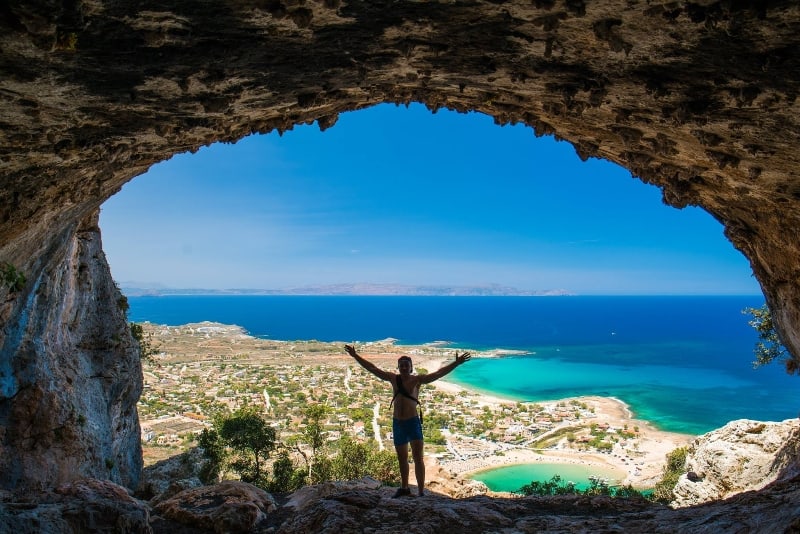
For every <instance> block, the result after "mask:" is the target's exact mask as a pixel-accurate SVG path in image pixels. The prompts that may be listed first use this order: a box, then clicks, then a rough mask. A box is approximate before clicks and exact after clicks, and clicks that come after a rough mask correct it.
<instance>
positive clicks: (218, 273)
mask: <svg viewBox="0 0 800 534" xmlns="http://www.w3.org/2000/svg"><path fill="white" fill-rule="evenodd" d="M100 227H101V231H102V236H103V246H104V250H105V251H106V256H107V258H108V261H109V264H110V266H111V272H112V275H113V276H114V279H115V280H116V281H117V282H118V283H119V284H120V285H122V286H123V287H125V286H138V287H142V286H147V287H168V288H206V289H231V288H251V289H282V288H289V287H300V286H307V285H317V284H348V283H387V284H407V285H450V286H453V285H456V286H472V285H485V284H502V285H507V286H512V287H515V288H517V289H520V290H533V291H538V290H541V291H544V290H553V289H561V290H566V291H569V292H572V293H576V294H585V295H592V294H602V295H635V294H647V295H667V294H684V295H689V294H709V295H710V294H736V295H745V294H747V295H759V294H761V290H760V288H759V285H758V283H757V281H756V280H755V278H754V277H753V276H752V270H751V268H750V265H749V263H748V261H747V259H746V258H745V257H744V256H743V255H742V254H741V253H740V252H738V251H737V250H736V249H734V248H733V245H731V244H730V242H729V241H728V240H727V239H726V238H725V236H724V235H723V227H722V225H721V224H720V223H719V222H717V221H716V220H715V219H714V218H713V217H711V216H710V215H709V214H708V213H706V212H705V211H703V210H701V209H699V208H691V207H690V208H685V209H682V210H678V209H675V208H672V207H669V206H666V205H664V204H663V203H662V201H661V190H660V189H658V188H657V187H655V186H651V185H647V184H644V183H643V182H641V181H640V180H638V179H635V178H633V177H632V176H631V174H630V172H629V171H627V170H626V169H624V168H622V167H619V166H617V165H615V164H613V163H610V162H608V161H605V160H600V159H595V158H591V159H589V160H588V161H586V162H582V161H581V160H580V159H579V158H578V156H577V155H576V153H575V150H574V148H573V147H572V145H570V144H569V143H568V142H565V141H561V142H559V141H556V140H555V139H554V138H553V137H551V136H547V137H540V138H537V137H535V135H534V132H533V130H532V129H531V128H529V127H527V126H524V125H516V126H510V125H506V126H498V125H496V124H494V122H493V119H492V118H491V117H488V116H486V115H482V114H479V113H469V114H461V113H456V112H450V111H446V110H439V111H438V112H437V113H435V114H434V113H432V112H430V111H429V110H428V109H427V108H425V107H424V106H422V105H419V104H412V105H410V106H408V107H406V106H395V105H392V104H383V105H379V106H375V107H372V108H369V109H365V110H359V111H355V112H349V113H343V114H341V115H340V117H339V121H338V122H337V123H336V125H335V126H333V127H332V128H330V129H328V130H326V131H325V132H320V131H319V128H318V126H317V125H316V124H313V125H304V126H297V127H295V129H294V130H291V131H288V132H285V133H284V134H283V136H279V135H278V133H277V132H273V133H270V134H267V135H255V136H249V137H247V138H244V139H242V140H240V141H239V142H237V143H235V144H221V143H217V144H214V145H211V146H208V147H204V148H201V149H200V150H199V151H197V152H196V153H195V154H190V153H183V154H177V155H175V156H173V157H172V158H171V159H169V160H166V161H163V162H161V163H159V164H156V165H154V166H152V167H151V168H150V169H149V170H148V171H147V172H146V173H145V174H143V175H141V176H138V177H136V178H134V179H133V180H132V181H131V182H129V183H128V184H126V185H125V186H124V187H123V189H122V190H121V191H120V192H119V193H117V194H116V195H115V196H113V197H112V198H110V199H109V200H108V201H106V202H105V204H104V205H103V207H102V211H101V217H100Z"/></svg>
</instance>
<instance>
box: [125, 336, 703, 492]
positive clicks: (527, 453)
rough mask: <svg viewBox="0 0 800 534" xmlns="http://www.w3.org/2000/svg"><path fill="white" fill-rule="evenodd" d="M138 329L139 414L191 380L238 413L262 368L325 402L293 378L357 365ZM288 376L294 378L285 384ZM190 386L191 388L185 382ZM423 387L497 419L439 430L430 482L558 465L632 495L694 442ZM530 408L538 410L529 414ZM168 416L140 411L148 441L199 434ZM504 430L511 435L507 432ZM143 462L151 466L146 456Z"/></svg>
mask: <svg viewBox="0 0 800 534" xmlns="http://www.w3.org/2000/svg"><path fill="white" fill-rule="evenodd" d="M144 326H145V329H146V332H147V333H148V334H149V335H152V336H153V338H152V339H153V340H154V343H156V346H157V347H158V349H159V352H158V354H157V355H155V356H154V359H153V360H152V361H150V362H149V365H146V366H145V367H146V368H145V369H143V371H144V376H145V393H144V394H143V399H142V400H140V405H141V406H142V408H144V407H145V406H147V405H148V403H155V404H156V405H159V404H161V401H162V400H163V397H164V392H165V391H166V389H171V390H172V391H174V392H176V393H181V392H183V394H184V395H191V391H192V390H193V387H189V388H188V389H187V387H186V385H185V382H187V379H190V378H191V377H192V375H194V376H196V377H197V379H196V380H195V381H196V382H197V383H198V384H200V383H203V384H206V387H204V388H203V394H204V396H209V395H210V396H211V397H212V398H214V399H216V398H220V400H221V401H222V402H224V403H227V405H228V406H229V407H232V406H235V405H236V399H235V398H234V397H231V396H230V395H229V391H233V389H232V386H233V385H234V383H235V382H238V381H240V380H241V379H243V378H244V377H245V376H250V375H249V373H250V372H251V371H247V369H250V370H252V372H253V373H257V374H254V375H253V378H254V379H255V380H260V381H262V382H263V380H264V378H263V376H262V375H263V371H261V370H262V369H263V368H265V367H269V366H271V365H283V366H286V365H291V367H292V368H293V369H295V371H290V372H288V374H287V375H286V376H285V377H284V378H285V379H287V380H302V381H303V383H304V386H303V387H309V383H308V382H311V389H310V390H309V391H308V393H309V394H311V395H314V394H322V393H324V392H325V388H324V387H322V386H321V385H320V382H319V381H318V379H316V378H312V379H309V375H306V374H304V373H302V372H300V371H299V370H300V369H301V368H303V366H304V365H308V364H309V363H313V365H314V366H315V367H317V368H325V369H327V371H325V373H328V374H329V375H328V376H336V375H339V373H342V372H345V371H344V369H345V368H351V367H352V366H353V365H354V364H353V362H352V360H351V358H349V357H348V356H346V355H345V354H344V353H343V350H342V345H343V344H342V343H329V342H317V341H278V340H265V339H261V338H256V337H253V336H251V335H249V334H247V333H246V332H245V331H244V330H243V329H242V328H241V327H238V326H232V325H223V324H219V323H212V322H201V323H190V324H186V325H183V326H179V327H169V326H165V325H156V324H153V323H146V324H145V325H144ZM360 348H361V349H363V353H364V354H365V356H367V357H368V358H369V360H370V361H372V362H373V363H375V364H376V365H378V366H379V367H382V368H385V369H394V368H395V366H396V361H397V358H398V356H399V355H401V354H407V355H411V356H412V357H413V359H414V363H415V367H416V368H417V371H422V368H424V369H426V370H428V371H433V370H436V369H438V368H440V367H441V366H442V365H444V364H446V363H447V362H449V361H451V359H452V357H453V352H454V351H453V349H450V348H447V349H441V348H439V347H434V346H431V345H430V344H426V345H416V346H411V345H397V344H396V340H394V339H392V338H385V339H383V340H380V341H376V342H367V343H363V344H361V345H360ZM498 352H499V351H498ZM474 355H475V357H476V358H496V357H499V356H501V354H498V353H496V352H495V351H485V352H484V351H476V352H475V353H474ZM220 365H221V367H220ZM228 365H233V368H235V369H238V371H237V372H236V373H231V372H230V371H222V369H224V368H225V367H226V366H228ZM356 367H357V366H356ZM256 369H258V370H259V371H255V370H256ZM283 372H284V373H287V371H283ZM316 372H317V373H318V372H319V371H316ZM187 373H188V374H187ZM220 373H221V374H220ZM293 373H297V375H296V376H289V375H292V374H293ZM330 373H333V374H332V375H330ZM339 376H341V375H339ZM346 376H349V375H346ZM362 378H363V379H364V380H365V381H364V382H363V383H364V384H372V383H373V381H372V379H371V378H370V377H367V376H366V373H361V372H358V373H356V374H354V375H353V376H352V377H351V381H352V380H355V381H359V380H361V379H362ZM212 379H213V380H212ZM209 380H211V382H208V381H209ZM323 382H324V381H323ZM188 383H192V381H191V380H188ZM225 384H227V385H225ZM429 386H432V387H426V388H424V389H423V394H424V391H426V390H427V391H428V392H432V390H433V391H435V390H438V391H440V392H443V393H447V394H448V395H450V396H452V397H451V398H453V397H454V398H455V399H456V402H458V403H459V404H460V405H461V409H464V407H465V406H472V407H473V408H474V410H478V411H479V410H482V407H483V406H488V407H490V408H491V411H492V412H495V413H499V414H500V415H498V416H496V419H497V421H496V422H497V423H498V424H499V425H500V426H498V427H496V428H495V435H494V437H490V438H489V439H482V438H473V437H471V436H472V435H473V434H471V433H468V432H464V433H454V434H450V432H449V431H448V430H443V431H442V434H443V435H445V437H446V441H447V447H446V448H447V452H448V453H450V454H446V453H444V451H443V450H442V449H441V447H439V448H438V451H437V448H434V447H433V446H427V447H426V468H427V469H426V471H428V473H429V474H428V477H427V478H428V480H430V481H434V480H436V479H437V478H438V479H442V480H443V479H450V480H459V481H461V482H464V481H468V480H469V479H470V478H471V476H473V475H474V474H475V473H478V472H480V471H482V470H486V469H495V468H499V467H506V466H510V465H519V464H534V463H555V464H558V463H562V464H574V465H579V466H585V467H588V468H596V469H597V470H598V471H601V472H603V473H605V472H609V471H611V472H613V473H617V474H618V477H614V480H613V482H612V484H624V485H627V484H631V485H633V486H634V487H635V488H637V489H646V488H651V487H652V486H653V485H654V484H655V482H657V481H658V480H660V477H661V474H662V469H663V466H664V465H665V464H666V456H667V454H668V453H670V452H671V451H672V450H674V449H675V448H677V447H679V446H682V445H686V444H688V443H689V442H690V441H691V440H693V439H694V438H695V437H696V436H692V435H684V434H675V433H670V432H666V431H662V430H659V429H657V428H655V427H654V426H653V425H652V424H650V423H649V422H648V421H644V420H638V419H634V418H633V414H632V412H631V410H630V409H629V407H628V406H627V405H626V404H625V403H624V402H622V401H621V400H620V399H617V398H613V397H599V396H581V397H574V398H566V399H554V400H550V401H541V402H535V403H532V402H525V403H522V402H520V401H518V400H515V399H510V398H502V397H500V396H497V395H492V394H489V393H486V392H483V391H480V390H477V389H472V388H469V387H466V386H463V385H460V384H457V383H455V382H450V381H448V380H447V377H444V378H443V379H441V380H438V381H435V382H433V383H431V384H429ZM354 387H355V386H354ZM148 390H149V393H148ZM315 390H316V391H315ZM257 393H258V394H260V391H259V392H257ZM251 394H252V393H248V394H247V395H251ZM220 395H221V396H220ZM251 400H252V399H251ZM277 400H278V401H279V402H285V401H281V400H280V399H277ZM384 400H385V399H384ZM189 402H195V401H193V400H191V399H189V398H186V399H184V400H183V401H181V405H186V404H188V403H189ZM289 402H291V401H289ZM387 402H388V401H387ZM451 402H452V401H451ZM141 403H144V404H141ZM370 407H372V404H370ZM534 407H535V408H536V409H535V410H533V409H531V408H534ZM435 409H438V410H440V411H445V412H446V411H447V410H448V405H444V406H442V405H439V406H438V408H435ZM173 411H174V412H175V413H171V415H173V417H172V418H171V419H168V420H164V419H163V416H162V415H161V412H155V413H153V412H152V408H147V409H146V410H145V413H147V412H150V413H149V415H145V416H144V417H143V412H142V411H141V410H140V424H141V425H142V428H143V435H144V434H146V433H147V432H146V430H150V431H152V434H153V437H156V436H157V435H162V437H165V439H166V440H167V442H168V443H169V442H171V441H170V440H172V439H173V438H171V437H170V436H171V435H172V434H175V435H176V436H177V434H178V433H179V432H180V431H184V432H185V431H187V428H188V427H187V425H188V426H192V427H193V428H196V429H200V428H202V425H203V423H201V422H199V421H195V420H194V419H197V417H198V414H196V413H195V414H192V413H185V412H181V411H180V410H178V411H175V410H173ZM503 414H505V415H503ZM201 417H202V416H201ZM173 419H174V421H173ZM502 419H505V422H503V421H501V420H502ZM528 425H530V426H532V427H536V428H535V429H534V430H532V431H527V430H525V429H524V428H522V427H525V426H528ZM595 425H596V426H598V427H602V428H603V429H605V430H607V431H608V434H607V437H608V438H612V439H609V440H608V441H609V442H610V441H613V443H614V444H613V446H612V447H611V450H610V451H608V452H599V451H598V448H597V447H593V446H591V444H589V443H587V441H588V438H589V435H590V428H591V427H593V426H595ZM509 426H512V427H517V428H516V429H514V430H513V431H512V429H511V428H509ZM162 427H163V428H162ZM184 427H187V428H184ZM181 428H183V430H180V429H181ZM622 429H625V435H621V434H620V433H619V431H620V430H622ZM634 430H635V432H634ZM506 434H507V435H506ZM570 434H574V435H570ZM148 439H152V438H148ZM177 439H178V438H177V437H176V438H175V440H177ZM607 443H608V442H607ZM536 447H538V448H536ZM143 449H145V451H149V454H150V456H149V460H150V462H151V463H152V461H155V460H157V459H158V457H159V456H160V455H162V454H164V453H167V452H168V451H169V449H162V448H159V447H158V446H156V447H149V446H147V447H143ZM145 456H146V460H147V459H148V455H147V454H146V455H145ZM603 476H605V475H603ZM609 478H611V477H609Z"/></svg>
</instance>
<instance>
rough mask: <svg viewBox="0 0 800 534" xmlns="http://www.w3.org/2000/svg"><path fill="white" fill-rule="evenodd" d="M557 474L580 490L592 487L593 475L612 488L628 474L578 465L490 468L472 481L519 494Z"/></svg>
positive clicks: (526, 465) (541, 464)
mask: <svg viewBox="0 0 800 534" xmlns="http://www.w3.org/2000/svg"><path fill="white" fill-rule="evenodd" d="M555 475H559V476H560V477H561V480H562V481H563V482H574V483H575V486H576V487H577V488H578V489H580V490H584V489H586V488H588V487H589V485H590V481H589V477H590V476H599V477H602V478H607V479H608V481H609V484H611V485H614V483H615V482H618V481H619V480H620V479H622V478H624V477H625V473H620V472H619V471H615V470H613V469H599V468H596V467H587V466H584V465H574V464H546V463H535V464H520V465H509V466H506V467H499V468H497V469H489V470H487V471H481V472H478V473H476V474H475V475H473V476H472V477H471V478H472V479H474V480H479V481H481V482H483V483H484V484H486V486H487V487H488V488H489V489H490V490H492V491H518V490H519V489H520V488H521V487H522V486H524V485H526V484H530V483H531V481H533V480H538V481H540V482H546V481H548V480H550V479H552V478H553V477H554V476H555Z"/></svg>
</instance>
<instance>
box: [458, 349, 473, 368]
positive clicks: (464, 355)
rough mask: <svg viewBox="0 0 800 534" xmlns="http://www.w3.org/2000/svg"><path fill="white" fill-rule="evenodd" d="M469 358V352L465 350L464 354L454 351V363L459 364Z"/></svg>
mask: <svg viewBox="0 0 800 534" xmlns="http://www.w3.org/2000/svg"><path fill="white" fill-rule="evenodd" d="M470 358H472V356H470V354H469V352H465V353H464V354H461V355H459V354H458V353H457V352H456V364H457V365H461V364H462V363H464V362H465V361H467V360H469V359H470Z"/></svg>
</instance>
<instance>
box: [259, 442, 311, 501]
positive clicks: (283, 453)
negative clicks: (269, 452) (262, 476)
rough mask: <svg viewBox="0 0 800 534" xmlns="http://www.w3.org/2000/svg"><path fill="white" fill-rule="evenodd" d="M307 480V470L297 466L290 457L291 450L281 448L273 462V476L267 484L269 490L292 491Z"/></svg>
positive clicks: (277, 491) (274, 491) (278, 491)
mask: <svg viewBox="0 0 800 534" xmlns="http://www.w3.org/2000/svg"><path fill="white" fill-rule="evenodd" d="M305 482H306V472H305V470H304V469H298V468H297V467H295V465H294V462H292V459H291V458H290V457H289V451H288V450H286V449H281V450H280V452H279V453H278V457H277V458H276V459H275V462H274V463H273V464H272V478H271V479H270V481H269V484H268V486H267V491H269V492H271V493H290V492H292V491H295V490H297V489H299V488H301V487H303V485H305Z"/></svg>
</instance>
